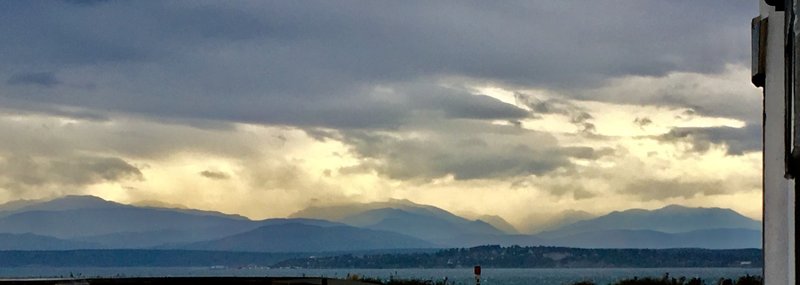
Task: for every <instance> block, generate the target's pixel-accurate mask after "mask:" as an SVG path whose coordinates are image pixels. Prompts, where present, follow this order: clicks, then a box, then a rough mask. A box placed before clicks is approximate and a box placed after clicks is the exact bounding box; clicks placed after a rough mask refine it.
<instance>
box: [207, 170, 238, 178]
mask: <svg viewBox="0 0 800 285" xmlns="http://www.w3.org/2000/svg"><path fill="white" fill-rule="evenodd" d="M200 176H203V177H205V178H208V179H213V180H227V179H230V178H231V176H230V175H228V174H227V173H225V172H222V171H214V170H203V171H200Z"/></svg>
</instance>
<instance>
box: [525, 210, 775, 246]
mask: <svg viewBox="0 0 800 285" xmlns="http://www.w3.org/2000/svg"><path fill="white" fill-rule="evenodd" d="M719 228H727V229H747V230H761V223H760V222H759V221H756V220H753V219H750V218H748V217H745V216H743V215H741V214H739V213H736V212H735V211H733V210H730V209H722V208H689V207H684V206H678V205H669V206H666V207H663V208H660V209H656V210H643V209H630V210H625V211H614V212H611V213H609V214H607V215H604V216H600V217H597V218H593V219H589V220H583V221H578V222H575V223H572V224H568V225H565V226H562V227H559V228H557V229H555V230H552V231H547V232H543V233H541V234H539V235H538V236H541V237H545V238H550V239H552V238H558V237H565V236H571V235H576V234H580V233H587V232H595V231H604V230H651V231H658V232H663V233H682V232H691V231H698V230H709V229H719Z"/></svg>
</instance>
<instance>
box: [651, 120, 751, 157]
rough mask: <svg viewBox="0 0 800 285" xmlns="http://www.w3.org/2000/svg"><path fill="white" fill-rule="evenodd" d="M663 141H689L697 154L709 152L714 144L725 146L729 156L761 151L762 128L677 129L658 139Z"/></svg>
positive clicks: (749, 125)
mask: <svg viewBox="0 0 800 285" xmlns="http://www.w3.org/2000/svg"><path fill="white" fill-rule="evenodd" d="M658 139H660V140H662V141H668V142H674V141H687V142H690V143H691V144H692V150H693V151H696V152H705V151H707V150H708V149H709V148H710V147H711V145H712V144H723V145H725V146H726V147H727V153H728V154H729V155H741V154H743V153H745V152H752V151H761V148H762V147H761V126H760V125H757V124H747V125H746V126H745V127H743V128H732V127H710V128H675V129H672V130H670V131H669V133H666V134H664V135H661V136H659V137H658Z"/></svg>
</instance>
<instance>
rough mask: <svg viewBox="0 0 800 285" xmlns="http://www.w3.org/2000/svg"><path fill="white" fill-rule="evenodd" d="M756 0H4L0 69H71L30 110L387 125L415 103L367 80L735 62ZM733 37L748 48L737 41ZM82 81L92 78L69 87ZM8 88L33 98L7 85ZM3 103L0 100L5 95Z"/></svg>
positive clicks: (536, 76) (463, 99)
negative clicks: (310, 0)
mask: <svg viewBox="0 0 800 285" xmlns="http://www.w3.org/2000/svg"><path fill="white" fill-rule="evenodd" d="M72 2H75V1H72ZM79 2H85V1H79ZM89 2H92V3H94V1H89ZM755 9H756V7H755V4H751V3H744V2H743V3H738V2H737V3H729V2H724V1H721V0H720V1H704V2H702V3H696V2H694V1H678V2H670V3H664V2H662V1H646V2H645V1H619V2H615V3H603V4H602V5H599V4H597V3H585V2H581V1H559V2H558V3H550V2H539V1H536V2H530V1H519V2H514V1H512V2H504V3H491V4H490V3H486V2H480V1H473V2H463V1H459V2H439V3H431V2H427V1H419V2H415V1H412V2H404V3H402V4H401V3H387V2H361V1H345V2H337V3H314V4H313V5H312V4H310V3H306V2H293V1H289V2H283V1H275V2H256V3H253V2H250V3H247V2H224V3H221V2H217V3H206V4H200V3H197V2H160V1H136V2H126V1H108V2H105V3H102V5H73V3H50V4H44V3H37V2H30V1H3V3H2V4H0V36H3V38H4V39H6V42H7V44H5V45H3V46H2V47H0V60H2V61H3V62H4V66H3V67H0V77H2V76H5V77H6V78H9V77H11V76H13V74H17V73H19V71H20V70H27V69H29V68H31V67H33V68H36V69H38V70H59V74H61V73H62V72H63V73H64V74H69V76H66V75H65V76H64V78H59V80H61V81H62V82H64V83H68V84H67V85H68V86H63V87H62V86H56V87H60V88H51V89H52V90H50V91H43V92H45V93H47V92H52V93H53V94H59V96H37V97H35V98H32V97H25V96H16V97H17V98H19V97H22V98H24V99H22V100H30V101H31V102H35V103H37V104H46V105H48V104H56V105H67V106H73V107H85V108H88V109H95V110H112V111H123V112H133V113H139V114H144V115H147V116H157V117H182V118H204V119H214V120H226V121H245V122H257V123H267V124H285V125H295V126H328V127H337V128H348V127H356V128H364V127H389V128H391V127H397V126H398V125H399V124H402V122H404V121H405V120H406V119H407V118H408V117H409V116H410V114H409V113H408V112H406V111H405V110H407V107H409V106H411V107H416V108H421V109H423V110H425V108H422V107H421V106H418V105H414V104H412V103H408V102H406V104H407V105H399V106H398V105H395V104H396V102H395V101H394V99H392V97H395V96H397V95H392V96H388V97H382V95H381V94H379V92H376V91H375V90H374V89H372V88H373V87H375V86H388V87H390V88H393V87H398V86H403V85H404V84H407V83H409V82H423V83H424V84H427V85H431V84H432V82H435V80H434V81H430V79H437V78H452V77H457V78H474V79H477V80H488V81H494V82H500V83H507V84H513V85H521V86H539V87H548V88H567V87H569V88H574V87H577V86H594V85H597V84H601V83H603V82H604V81H605V80H606V79H608V78H613V77H618V76H625V75H648V76H659V75H663V74H666V73H668V72H672V71H697V72H717V71H720V70H722V69H723V68H724V66H725V65H726V64H729V63H740V64H746V63H747V58H748V56H749V53H748V45H747V44H746V43H747V42H748V37H749V35H748V34H747V32H746V31H747V30H748V26H747V23H746V21H741V19H743V18H744V19H746V18H749V17H750V16H751V14H752V12H753V11H755ZM212 19H213V20H212ZM623 19H624V20H623ZM98 22H102V24H100V25H99V24H97V23H98ZM632 23H635V24H632ZM531 27H537V28H535V29H533V28H531ZM737 42H738V43H742V44H731V43H737ZM80 84H92V85H93V86H96V88H93V89H92V90H82V89H79V88H73V87H70V86H77V85H80ZM6 89H7V90H4V92H3V93H5V94H11V95H9V96H11V97H15V95H18V94H24V93H26V92H29V91H27V90H26V89H25V86H20V85H13V84H12V86H8V88H6ZM400 93H403V92H400ZM43 95H48V94H43ZM51 95H52V94H51ZM408 98H409V99H410V100H412V101H424V100H425V98H424V97H423V99H419V98H418V97H415V96H409V97H408ZM429 99H430V98H429ZM6 100H8V99H7V98H6V99H4V98H2V97H0V103H3V104H5V103H7V102H6ZM431 100H432V101H431V102H432V103H433V104H431V105H430V106H429V108H434V107H435V108H439V109H443V110H442V112H445V113H447V114H449V115H452V116H454V117H457V118H461V117H462V116H463V115H465V113H468V114H466V116H469V117H476V118H483V119H490V118H496V117H502V118H509V117H518V116H520V113H519V111H518V110H513V109H511V108H508V107H502V106H500V105H497V104H495V103H493V102H490V101H489V100H488V99H485V98H484V99H476V98H473V97H467V96H457V97H434V98H432V99H431ZM608 100H616V99H613V98H609V99H608ZM437 104H439V105H437ZM445 106H446V108H445ZM476 108H477V109H476ZM473 109H476V110H473ZM365 118H366V119H365ZM587 128H588V127H587Z"/></svg>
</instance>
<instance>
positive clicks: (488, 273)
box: [0, 267, 761, 285]
mask: <svg viewBox="0 0 800 285" xmlns="http://www.w3.org/2000/svg"><path fill="white" fill-rule="evenodd" d="M666 273H669V275H670V276H671V277H676V278H677V277H681V276H685V277H687V278H692V277H700V278H703V279H705V280H706V283H707V284H716V283H717V281H718V280H719V279H720V278H732V279H733V278H738V277H740V276H744V275H759V276H760V275H761V268H581V269H565V268H547V269H515V268H483V270H482V275H481V284H482V285H490V284H498V285H523V284H525V285H559V284H572V283H575V282H579V281H594V282H595V283H597V284H610V283H613V282H616V281H618V280H621V279H625V278H632V277H639V278H643V277H663V276H664V274H666ZM353 274H357V275H358V276H362V277H372V278H380V279H387V280H388V279H389V278H404V279H410V278H415V279H424V280H436V281H438V280H443V279H444V278H445V277H446V278H447V279H448V281H449V282H448V284H451V282H452V284H475V277H474V275H473V274H472V268H460V269H277V268H224V267H166V268H165V267H73V268H70V267H19V268H0V279H8V278H49V277H70V276H73V277H86V278H89V277H115V276H118V277H159V276H271V277H280V276H306V277H330V278H345V277H347V276H349V275H353Z"/></svg>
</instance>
